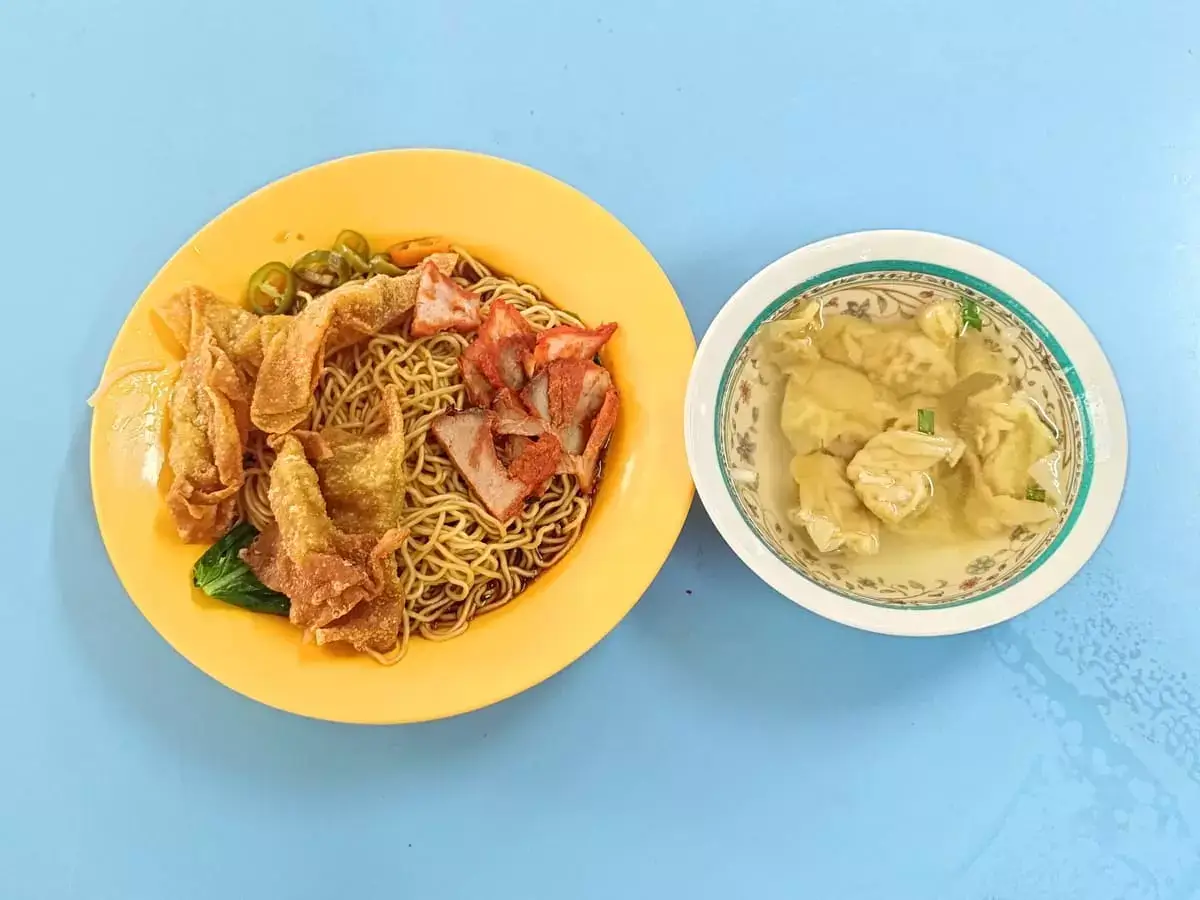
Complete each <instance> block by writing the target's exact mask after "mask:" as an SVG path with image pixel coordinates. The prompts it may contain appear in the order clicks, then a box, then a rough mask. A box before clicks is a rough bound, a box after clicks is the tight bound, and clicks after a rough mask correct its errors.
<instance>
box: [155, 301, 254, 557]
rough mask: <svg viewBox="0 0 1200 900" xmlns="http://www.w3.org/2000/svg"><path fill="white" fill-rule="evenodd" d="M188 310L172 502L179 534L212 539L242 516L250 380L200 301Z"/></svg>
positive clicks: (170, 451)
mask: <svg viewBox="0 0 1200 900" xmlns="http://www.w3.org/2000/svg"><path fill="white" fill-rule="evenodd" d="M190 310H191V312H190V315H191V326H190V327H191V333H190V336H189V340H188V349H187V356H186V357H185V358H184V361H183V365H182V366H181V368H180V372H179V377H178V379H177V380H176V382H175V386H174V387H173V388H172V390H171V399H170V404H169V407H168V412H169V419H168V426H167V462H168V464H169V465H170V467H171V473H172V481H171V486H170V488H169V489H168V491H167V497H166V505H167V509H168V510H169V511H170V513H171V517H172V518H173V520H174V522H175V528H176V530H177V531H178V532H179V536H180V538H182V539H183V540H184V541H187V542H188V543H211V542H213V541H215V540H217V538H219V537H220V536H221V535H222V534H224V533H225V532H226V531H227V530H228V529H229V527H230V526H231V525H232V524H233V521H234V519H235V518H236V516H237V492H238V489H239V488H241V486H242V482H243V480H244V478H245V473H244V471H243V464H242V454H243V452H244V449H245V445H246V434H247V431H248V426H247V418H248V401H249V386H248V385H247V384H246V382H245V380H244V379H243V378H242V375H241V374H240V373H239V372H238V369H237V366H235V365H234V363H233V361H232V360H231V359H230V358H229V357H228V356H227V355H226V354H225V352H224V351H223V350H222V349H221V347H220V345H219V342H218V340H217V338H216V336H215V335H214V333H213V330H212V327H211V326H210V325H209V324H208V322H207V321H206V319H205V318H204V316H203V315H202V314H201V313H200V312H199V311H198V308H197V307H196V306H195V305H192V306H191V307H190Z"/></svg>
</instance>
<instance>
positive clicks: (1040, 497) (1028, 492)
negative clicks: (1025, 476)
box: [1025, 484, 1046, 503]
mask: <svg viewBox="0 0 1200 900" xmlns="http://www.w3.org/2000/svg"><path fill="white" fill-rule="evenodd" d="M1025 499H1026V500H1033V501H1035V502H1037V503H1045V502H1046V489H1045V488H1041V487H1038V486H1037V485H1036V484H1031V485H1030V486H1029V487H1027V488H1025Z"/></svg>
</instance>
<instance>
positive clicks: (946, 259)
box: [684, 229, 1128, 636]
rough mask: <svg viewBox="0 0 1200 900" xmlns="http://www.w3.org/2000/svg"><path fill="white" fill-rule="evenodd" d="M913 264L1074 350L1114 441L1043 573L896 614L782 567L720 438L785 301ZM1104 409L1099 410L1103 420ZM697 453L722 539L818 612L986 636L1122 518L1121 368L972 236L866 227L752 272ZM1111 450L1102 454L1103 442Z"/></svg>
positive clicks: (714, 358) (688, 413) (863, 622)
mask: <svg viewBox="0 0 1200 900" xmlns="http://www.w3.org/2000/svg"><path fill="white" fill-rule="evenodd" d="M888 259H903V260H908V261H914V262H924V263H931V264H934V265H940V266H946V267H950V268H954V269H958V270H959V271H962V272H964V273H967V274H969V275H971V276H974V277H976V278H979V279H981V280H983V281H984V282H986V283H988V284H990V285H993V286H995V287H996V288H998V289H1000V290H1001V291H1004V292H1006V293H1008V294H1009V295H1010V296H1012V297H1014V298H1016V300H1017V301H1018V302H1020V303H1021V304H1023V305H1024V306H1025V307H1026V308H1028V309H1029V310H1030V311H1031V312H1032V313H1033V314H1034V315H1035V316H1036V317H1037V318H1039V319H1040V320H1041V321H1042V322H1043V323H1044V324H1045V325H1046V327H1047V330H1048V331H1049V332H1050V334H1051V335H1053V336H1054V338H1055V339H1056V340H1057V341H1058V342H1059V343H1060V344H1062V345H1063V347H1064V349H1065V350H1066V352H1067V355H1068V356H1069V357H1070V358H1071V359H1072V360H1073V361H1074V363H1075V367H1076V370H1077V372H1078V373H1079V374H1080V375H1081V377H1082V379H1083V381H1084V385H1085V390H1086V393H1087V395H1088V399H1089V410H1088V411H1089V412H1090V413H1091V417H1092V418H1093V420H1094V421H1095V423H1096V426H1095V427H1096V428H1097V429H1099V428H1104V429H1105V433H1104V434H1103V435H1100V434H1097V435H1096V436H1094V437H1093V441H1094V442H1095V444H1096V447H1094V448H1093V449H1094V450H1097V452H1096V464H1095V472H1094V479H1093V483H1092V486H1091V489H1090V491H1089V493H1088V496H1087V497H1085V498H1084V505H1083V506H1082V507H1081V508H1080V509H1079V511H1078V518H1077V522H1076V525H1075V527H1074V528H1073V529H1072V531H1071V532H1070V534H1068V535H1067V536H1066V538H1065V539H1064V540H1063V542H1062V543H1061V544H1060V545H1059V546H1058V547H1057V549H1055V550H1054V552H1053V553H1052V554H1051V555H1050V556H1049V558H1048V559H1047V560H1046V561H1045V563H1044V564H1043V565H1042V566H1041V567H1040V568H1039V570H1038V571H1035V572H1032V573H1030V574H1029V575H1028V576H1027V577H1025V578H1023V579H1021V580H1020V581H1019V582H1017V583H1015V584H1012V585H1009V586H1006V587H1004V588H1002V589H1001V590H999V591H998V592H996V593H995V594H992V595H990V596H985V597H981V598H978V599H977V600H974V601H972V602H968V603H963V604H959V605H948V606H942V607H929V608H916V609H910V608H907V607H904V608H900V607H895V608H888V607H886V606H878V605H874V604H868V603H864V602H859V601H857V600H854V599H850V598H846V597H842V596H840V595H838V594H836V593H835V592H833V591H830V590H828V589H827V588H824V587H822V586H820V585H818V584H816V583H814V582H812V581H810V580H809V579H807V578H805V577H804V576H802V575H799V574H797V573H795V572H793V571H792V570H791V568H790V567H788V566H787V565H785V564H784V563H782V562H781V561H780V560H778V559H777V558H776V557H775V555H774V553H773V552H771V551H770V549H769V548H768V547H766V546H765V545H764V544H763V542H762V541H760V539H759V538H758V537H757V535H755V534H754V533H753V531H752V530H751V529H750V528H749V526H747V525H746V524H745V522H744V521H742V519H741V515H740V512H739V511H738V509H737V506H736V503H735V502H734V500H733V498H732V497H731V496H730V495H729V493H728V491H727V489H726V487H725V482H724V477H723V475H722V472H721V469H720V461H719V458H718V449H717V447H716V444H715V443H714V442H713V440H712V435H713V434H714V433H715V429H716V427H717V421H716V420H717V416H718V415H719V412H720V410H719V409H718V408H717V401H718V400H719V385H720V382H721V379H722V377H723V374H724V371H725V369H726V366H727V364H728V362H729V360H730V359H731V357H732V353H733V352H734V349H735V347H736V345H737V343H738V341H739V339H740V337H741V335H742V334H743V333H744V332H745V331H746V329H747V328H749V327H750V326H751V324H752V323H753V321H754V320H755V319H756V318H757V317H758V316H759V315H761V314H762V311H763V310H764V309H766V308H767V306H769V305H770V304H771V303H772V302H773V301H774V300H776V299H777V298H778V297H779V296H781V295H783V294H784V293H786V292H787V291H789V290H791V289H793V288H794V287H795V286H796V285H799V284H801V283H802V282H804V281H805V280H807V279H808V278H812V277H815V276H817V275H819V274H820V273H822V272H825V271H829V270H832V269H836V268H838V267H839V266H843V265H848V264H852V263H865V262H876V261H885V260H888ZM1097 413H1099V414H1097ZM684 417H685V422H686V429H687V435H686V440H685V443H686V448H687V455H688V464H689V466H690V467H691V470H692V478H693V480H694V481H695V483H696V490H697V494H698V495H699V497H700V500H701V503H702V504H703V505H704V507H705V509H706V510H707V511H708V514H709V516H710V517H711V518H712V520H713V523H714V525H715V526H716V528H717V530H718V532H719V533H720V534H721V536H722V538H723V539H724V540H725V542H726V543H727V544H729V546H730V547H731V548H732V549H733V551H734V552H735V553H736V554H737V556H738V557H739V558H740V559H741V560H742V561H743V562H744V563H745V564H746V565H747V566H749V567H750V569H751V570H752V571H754V573H755V574H756V575H758V576H759V577H760V578H761V579H762V580H763V581H765V582H766V583H767V584H768V585H769V586H770V587H772V588H774V589H775V590H776V591H777V592H779V593H781V594H783V595H784V596H785V597H787V598H788V599H789V600H791V601H792V602H794V603H796V604H798V605H800V606H803V607H805V608H806V609H809V610H810V611H812V612H815V613H817V614H818V615H821V616H824V617H825V618H828V619H831V620H833V621H836V622H840V623H842V624H845V625H850V626H852V627H855V628H859V629H862V630H865V631H872V632H877V633H882V634H891V635H911V636H935V635H946V634H959V633H963V632H967V631H974V630H976V629H979V628H986V627H989V626H991V625H994V624H998V623H999V622H1003V621H1006V620H1008V619H1010V618H1012V617H1014V616H1017V615H1020V614H1021V613H1023V612H1026V611H1027V610H1029V609H1031V608H1033V607H1034V606H1036V605H1037V604H1039V603H1041V602H1042V601H1043V600H1045V599H1046V598H1048V597H1049V596H1051V595H1052V594H1054V593H1055V592H1057V591H1058V590H1059V589H1060V588H1061V587H1062V586H1063V585H1065V584H1066V583H1067V581H1069V580H1070V579H1071V578H1072V577H1074V575H1075V574H1076V573H1077V572H1078V571H1079V569H1080V568H1082V567H1083V565H1084V564H1085V563H1086V562H1087V561H1088V560H1089V559H1090V558H1091V557H1092V555H1093V554H1094V553H1095V551H1096V549H1097V548H1098V547H1099V545H1100V543H1101V541H1102V540H1103V538H1104V535H1105V534H1106V533H1107V531H1108V528H1109V527H1110V526H1111V523H1112V521H1113V519H1114V518H1115V515H1116V512H1117V509H1118V507H1119V505H1120V500H1121V497H1122V495H1123V493H1124V485H1125V480H1126V476H1127V470H1128V431H1127V423H1126V419H1125V411H1124V402H1123V400H1122V397H1121V393H1120V388H1119V385H1118V384H1117V381H1116V376H1115V374H1114V373H1113V371H1112V366H1111V364H1110V363H1109V361H1108V359H1107V356H1105V354H1104V352H1103V349H1102V348H1101V347H1100V344H1099V342H1098V341H1097V340H1096V338H1095V336H1094V335H1093V334H1092V332H1091V330H1090V329H1089V328H1088V327H1087V325H1086V323H1085V322H1084V321H1083V319H1082V318H1081V317H1080V316H1079V315H1078V313H1076V312H1075V310H1074V309H1073V308H1072V307H1071V306H1070V305H1069V304H1068V303H1067V301H1066V300H1065V299H1064V298H1063V297H1062V296H1061V295H1059V294H1058V293H1057V292H1056V291H1055V290H1054V289H1053V288H1052V287H1050V285H1049V284H1047V283H1046V282H1045V281H1043V280H1041V279H1040V278H1038V277H1037V276H1036V275H1034V274H1033V273H1032V272H1029V271H1028V270H1027V269H1024V268H1023V267H1021V266H1020V265H1019V264H1017V263H1016V262H1014V261H1012V260H1010V259H1008V258H1007V257H1005V256H1003V255H1001V254H999V253H996V252H995V251H992V250H989V249H987V248H985V247H982V246H980V245H978V244H974V243H972V242H970V241H966V240H963V239H961V238H955V237H951V236H948V235H943V234H938V233H935V232H928V231H916V230H907V229H881V230H867V231H855V232H849V233H846V234H840V235H835V236H833V237H829V238H824V239H822V240H818V241H815V242H813V243H810V244H806V245H804V246H802V247H800V248H798V249H796V250H793V251H791V252H790V253H787V254H785V255H784V256H782V257H780V258H779V259H777V260H775V261H774V262H772V263H769V264H768V265H766V266H765V267H763V268H762V269H761V270H759V271H758V272H757V273H755V274H754V275H752V276H751V277H750V278H749V279H748V280H747V281H746V282H745V283H744V284H743V285H742V286H741V287H740V288H738V290H737V291H735V292H734V293H733V295H732V296H731V297H730V298H729V300H728V301H727V302H726V303H725V305H724V306H723V307H722V308H721V310H720V311H719V312H718V313H717V315H716V317H715V318H714V319H713V321H712V323H711V325H710V326H709V328H708V330H707V331H706V332H705V335H704V337H703V338H702V339H701V341H700V346H699V348H698V350H697V353H696V359H695V361H694V362H693V364H692V372H691V375H690V377H689V379H688V390H687V397H686V400H685V413H684ZM1102 439H1103V441H1104V448H1103V450H1104V452H1103V453H1101V452H1098V451H1099V448H1100V445H1101V440H1102Z"/></svg>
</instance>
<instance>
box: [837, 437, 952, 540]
mask: <svg viewBox="0 0 1200 900" xmlns="http://www.w3.org/2000/svg"><path fill="white" fill-rule="evenodd" d="M965 449H966V445H965V444H963V442H962V441H961V440H959V439H958V438H954V437H946V436H945V435H935V434H921V433H920V432H917V431H885V432H883V433H882V434H877V435H876V436H875V437H873V438H871V440H869V441H867V444H866V446H865V447H863V448H862V450H860V451H859V452H858V453H857V454H856V455H855V457H854V459H852V460H851V461H850V465H849V466H847V467H846V477H847V478H849V479H850V481H851V483H852V484H853V485H854V490H855V493H857V494H858V496H859V499H860V500H862V502H863V505H864V506H866V507H867V509H869V510H870V511H871V512H873V513H874V514H875V515H876V516H878V517H879V518H880V519H881V520H883V521H884V522H888V523H898V522H901V521H903V520H904V519H907V518H910V517H912V516H916V515H919V514H920V513H922V512H924V510H925V508H926V507H927V506H928V505H929V503H930V501H931V500H932V499H933V491H934V485H933V471H934V469H935V468H936V467H937V466H938V464H939V463H942V462H945V463H947V464H948V465H950V466H955V465H957V464H958V461H959V459H961V458H962V455H963V451H964V450H965Z"/></svg>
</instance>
